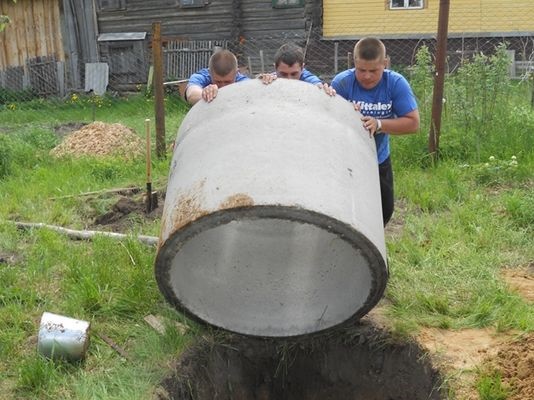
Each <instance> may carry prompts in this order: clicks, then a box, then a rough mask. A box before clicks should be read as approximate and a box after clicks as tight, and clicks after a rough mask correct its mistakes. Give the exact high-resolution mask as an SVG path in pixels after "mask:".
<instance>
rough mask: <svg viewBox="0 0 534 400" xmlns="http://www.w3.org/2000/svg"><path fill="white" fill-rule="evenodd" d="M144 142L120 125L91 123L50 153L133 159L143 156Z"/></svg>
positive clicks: (60, 155) (56, 155)
mask: <svg viewBox="0 0 534 400" xmlns="http://www.w3.org/2000/svg"><path fill="white" fill-rule="evenodd" d="M144 146H145V144H144V141H143V140H142V139H141V138H140V137H139V136H138V135H136V134H135V133H134V132H133V131H132V130H130V129H129V128H127V127H126V126H124V125H122V124H106V123H104V122H99V121H97V122H93V123H92V124H89V125H86V126H84V127H83V128H81V129H79V130H77V131H75V132H73V133H71V134H70V135H68V136H67V137H66V138H65V140H64V141H63V142H62V143H60V144H59V145H58V146H56V147H55V148H53V149H52V150H51V151H50V154H51V155H53V156H55V157H63V156H72V157H81V156H122V157H125V158H135V157H139V156H143V155H144V154H145V149H144Z"/></svg>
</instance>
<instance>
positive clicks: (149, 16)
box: [97, 0, 233, 40]
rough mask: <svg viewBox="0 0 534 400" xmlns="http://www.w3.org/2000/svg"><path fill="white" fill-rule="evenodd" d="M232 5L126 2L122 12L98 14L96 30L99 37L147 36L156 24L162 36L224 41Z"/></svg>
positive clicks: (224, 1) (170, 0)
mask: <svg viewBox="0 0 534 400" xmlns="http://www.w3.org/2000/svg"><path fill="white" fill-rule="evenodd" d="M232 4H233V1H232V0H221V1H212V2H211V3H210V4H208V5H207V6H205V7H200V8H181V7H180V6H179V4H178V1H176V0H128V2H127V4H126V7H125V9H123V10H117V11H102V10H98V11H97V15H98V29H99V32H100V33H110V32H148V33H150V32H151V29H152V23H153V22H156V21H158V22H161V30H162V34H163V35H164V36H168V37H182V38H184V39H196V40H201V39H214V38H216V39H227V38H229V37H230V32H231V30H232V25H233V13H232Z"/></svg>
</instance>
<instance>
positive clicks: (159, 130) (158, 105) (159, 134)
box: [152, 22, 165, 158]
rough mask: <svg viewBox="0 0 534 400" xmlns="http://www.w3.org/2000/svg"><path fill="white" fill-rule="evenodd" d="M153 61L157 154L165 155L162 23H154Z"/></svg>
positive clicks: (162, 156)
mask: <svg viewBox="0 0 534 400" xmlns="http://www.w3.org/2000/svg"><path fill="white" fill-rule="evenodd" d="M152 62H153V63H154V108H155V114H156V155H157V156H158V158H164V157H165V105H164V99H163V98H164V92H163V51H162V44H161V23H160V22H154V23H153V24H152Z"/></svg>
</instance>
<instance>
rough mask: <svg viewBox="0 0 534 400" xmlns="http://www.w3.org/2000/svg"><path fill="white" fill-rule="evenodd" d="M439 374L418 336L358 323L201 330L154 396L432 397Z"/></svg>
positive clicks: (280, 399)
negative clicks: (253, 334)
mask: <svg viewBox="0 0 534 400" xmlns="http://www.w3.org/2000/svg"><path fill="white" fill-rule="evenodd" d="M441 387H442V380H441V377H440V375H439V373H438V372H437V370H436V369H435V368H434V367H433V366H432V364H431V362H430V359H429V357H428V356H427V355H426V353H425V352H424V350H422V349H421V348H420V347H419V345H418V344H417V343H416V342H399V341H398V340H396V339H394V338H392V337H391V336H389V334H388V333H387V331H385V330H381V329H380V328H378V327H376V326H374V325H372V324H370V323H361V324H358V325H354V326H352V327H350V328H346V330H344V331H339V332H336V333H330V334H328V335H324V336H314V337H313V338H312V339H306V338H301V339H298V340H297V339H292V340H290V339H285V340H281V339H277V340H271V339H260V338H250V337H243V336H241V335H229V336H226V337H225V338H224V339H223V340H221V339H219V340H217V342H215V341H214V340H213V339H212V338H211V339H210V338H206V337H203V338H201V340H200V341H199V342H198V343H197V344H196V345H194V346H192V347H191V348H190V349H189V350H188V351H186V352H185V353H184V354H183V356H182V357H181V358H180V360H179V361H178V362H177V364H176V366H175V369H174V372H173V373H172V374H171V375H170V376H168V377H167V378H166V379H165V380H164V381H163V382H162V384H161V387H160V388H158V390H156V393H155V395H154V400H156V399H157V400H163V399H166V400H186V399H187V400H192V399H198V400H204V399H205V400H213V399H233V400H245V399H246V400H252V399H258V400H270V399H272V400H275V399H276V400H296V399H298V400H339V399H352V400H390V399H395V400H418V399H421V400H422V399H425V400H433V399H445V398H446V397H445V395H444V390H443V389H440V388H441Z"/></svg>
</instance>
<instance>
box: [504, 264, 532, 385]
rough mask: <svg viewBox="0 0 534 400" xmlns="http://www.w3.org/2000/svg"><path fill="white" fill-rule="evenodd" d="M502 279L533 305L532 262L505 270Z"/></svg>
mask: <svg viewBox="0 0 534 400" xmlns="http://www.w3.org/2000/svg"><path fill="white" fill-rule="evenodd" d="M502 277H503V279H504V280H505V282H506V283H507V284H508V286H509V287H510V289H511V290H512V291H514V292H517V293H519V295H520V296H522V297H523V298H524V299H525V300H526V301H528V302H530V303H534V261H532V262H530V263H529V264H528V265H526V266H523V267H519V268H506V269H504V270H503V271H502ZM533 375H534V372H533Z"/></svg>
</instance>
